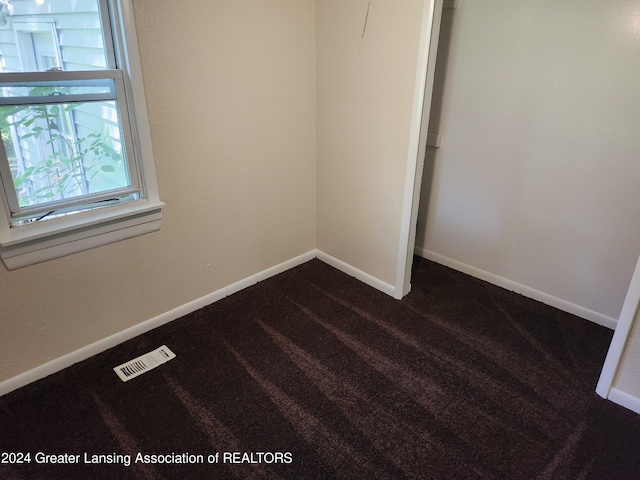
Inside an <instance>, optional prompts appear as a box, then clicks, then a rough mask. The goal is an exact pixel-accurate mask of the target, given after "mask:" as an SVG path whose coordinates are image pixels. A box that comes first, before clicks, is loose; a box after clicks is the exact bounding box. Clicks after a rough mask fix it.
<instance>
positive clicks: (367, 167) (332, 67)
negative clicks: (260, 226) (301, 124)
mask: <svg viewBox="0 0 640 480" xmlns="http://www.w3.org/2000/svg"><path fill="white" fill-rule="evenodd" d="M423 3H424V2H423V1H421V0H406V1H404V0H403V1H402V2H398V1H395V0H372V1H371V2H368V1H367V0H358V1H347V2H345V1H343V0H318V1H317V39H318V40H317V42H318V54H317V55H318V57H317V62H318V63H317V69H318V106H317V108H318V114H317V119H318V133H317V144H318V150H317V162H318V180H317V192H318V198H317V208H318V224H317V229H318V240H317V243H318V248H319V249H320V250H322V251H323V252H325V253H327V254H329V255H332V256H333V257H336V258H338V259H339V260H342V261H343V262H346V263H348V264H350V265H351V266H353V267H355V268H357V269H359V270H362V271H364V272H365V273H368V274H369V275H372V276H374V277H376V278H378V279H380V280H382V281H383V282H386V283H388V284H391V285H394V284H395V283H396V278H395V277H396V267H397V263H398V245H399V240H400V220H401V216H402V199H403V194H404V181H405V172H406V166H407V161H408V154H409V133H410V124H411V113H412V107H413V101H414V98H413V95H414V88H415V81H416V72H417V60H418V58H417V57H418V47H419V40H420V27H421V20H422V8H423ZM369 7H370V8H369ZM367 11H368V15H367ZM365 21H366V29H365Z"/></svg>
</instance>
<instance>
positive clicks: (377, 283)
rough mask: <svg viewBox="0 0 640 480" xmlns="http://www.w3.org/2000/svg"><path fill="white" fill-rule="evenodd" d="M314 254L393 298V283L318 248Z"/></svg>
mask: <svg viewBox="0 0 640 480" xmlns="http://www.w3.org/2000/svg"><path fill="white" fill-rule="evenodd" d="M316 256H317V257H318V259H319V260H322V261H323V262H324V263H326V264H329V265H331V266H332V267H333V268H337V269H338V270H340V271H341V272H344V273H346V274H347V275H350V276H352V277H355V278H357V279H358V280H360V281H361V282H363V283H366V284H367V285H369V286H371V287H373V288H375V289H376V290H380V291H381V292H383V293H386V294H387V295H391V296H392V297H394V298H395V295H396V288H395V287H394V286H393V285H389V284H388V283H385V282H383V281H382V280H380V279H378V278H376V277H374V276H372V275H369V274H368V273H365V272H363V271H362V270H358V269H357V268H355V267H352V266H351V265H349V264H348V263H345V262H343V261H342V260H338V259H337V258H335V257H332V256H331V255H328V254H326V253H324V252H321V251H320V250H317V251H316Z"/></svg>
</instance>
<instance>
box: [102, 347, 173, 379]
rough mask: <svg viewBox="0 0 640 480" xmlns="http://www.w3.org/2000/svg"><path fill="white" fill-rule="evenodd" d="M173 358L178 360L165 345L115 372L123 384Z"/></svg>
mask: <svg viewBox="0 0 640 480" xmlns="http://www.w3.org/2000/svg"><path fill="white" fill-rule="evenodd" d="M172 358H176V354H175V353H173V352H172V351H171V350H169V348H167V346H166V345H163V346H161V347H160V348H157V349H155V350H154V351H153V352H149V353H145V354H144V355H141V356H139V357H138V358H134V359H133V360H130V361H128V362H127V363H123V364H122V365H118V366H117V367H115V368H114V369H113V370H114V371H115V372H116V373H117V374H118V376H119V377H120V379H121V380H122V381H123V382H126V381H127V380H131V379H132V378H136V377H137V376H138V375H142V374H143V373H146V372H148V371H149V370H152V369H154V368H156V367H157V366H158V365H162V364H163V363H166V362H168V361H169V360H171V359H172Z"/></svg>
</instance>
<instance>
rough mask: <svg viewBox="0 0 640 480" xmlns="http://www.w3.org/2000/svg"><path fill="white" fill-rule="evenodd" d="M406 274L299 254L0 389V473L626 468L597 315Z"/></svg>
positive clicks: (50, 477) (638, 426)
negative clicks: (153, 324) (356, 272)
mask: <svg viewBox="0 0 640 480" xmlns="http://www.w3.org/2000/svg"><path fill="white" fill-rule="evenodd" d="M412 285H413V291H412V292H411V293H410V294H409V295H408V296H407V297H405V298H404V299H403V300H401V301H397V300H394V299H392V298H390V297H388V296H386V295H384V294H382V293H380V292H378V291H376V290H374V289H372V288H370V287H368V286H367V285H364V284H362V283H361V282H359V281H357V280H355V279H353V278H351V277H349V276H347V275H345V274H343V273H341V272H339V271H337V270H335V269H333V268H332V267H330V266H328V265H326V264H324V263H322V262H320V261H319V260H313V261H310V262H308V263H305V264H303V265H301V266H299V267H296V268H294V269H292V270H289V271H287V272H285V273H283V274H280V275H278V276H276V277H273V278H271V279H268V280H266V281H264V282H261V283H259V284H257V285H254V286H252V287H250V288H248V289H245V290H243V291H241V292H239V293H237V294H235V295H232V296H230V297H227V298H225V299H223V300H221V301H219V302H216V303H214V304H212V305H210V306H208V307H205V308H203V309H201V310H198V311H196V312H194V313H192V314H189V315H187V316H185V317H183V318H181V319H179V320H176V321H174V322H172V323H170V324H167V325H165V326H163V327H160V328H157V329H155V330H153V331H151V332H149V333H146V334H144V335H142V336H140V337H137V338H135V339H132V340H130V341H128V342H126V343H123V344H121V345H119V346H117V347H116V348H113V349H111V350H108V351H106V352H104V353H102V354H100V355H97V356H95V357H92V358H91V359H89V360H86V361H84V362H82V363H79V364H77V365H74V366H73V367H70V368H68V369H66V370H64V371H62V372H59V373H57V374H55V375H52V376H50V377H47V378H45V379H43V380H41V381H39V382H36V383H33V384H31V385H29V386H27V387H25V388H22V389H20V390H17V391H15V392H12V393H10V394H8V395H5V396H4V397H2V398H0V455H1V456H2V457H1V458H0V479H4V480H30V479H46V480H57V479H65V480H68V479H125V480H126V479H136V480H145V479H227V478H228V479H232V478H237V479H300V480H304V479H348V480H357V479H404V478H407V479H410V478H412V479H473V478H478V479H554V480H555V479H572V480H573V479H597V480H603V479H616V480H620V479H638V478H640V453H639V450H638V445H640V416H638V415H637V414H634V413H632V412H630V411H628V410H626V409H624V408H622V407H620V406H617V405H615V404H613V403H611V402H608V401H605V400H603V399H601V398H600V397H598V396H597V395H596V394H595V393H594V389H595V385H596V383H597V379H598V375H599V372H600V368H601V366H602V363H603V361H604V357H605V355H606V351H607V348H608V345H609V342H610V341H611V337H612V332H611V331H610V330H608V329H606V328H603V327H600V326H598V325H595V324H593V323H590V322H588V321H585V320H582V319H579V318H577V317H574V316H572V315H569V314H567V313H564V312H561V311H559V310H556V309H554V308H552V307H549V306H546V305H543V304H541V303H539V302H536V301H533V300H531V299H527V298H525V297H522V296H520V295H517V294H514V293H513V292H508V291H506V290H503V289H500V288H498V287H495V286H493V285H490V284H487V283H485V282H482V281H480V280H477V279H474V278H472V277H469V276H466V275H464V274H462V273H459V272H456V271H453V270H451V269H448V268H446V267H443V266H441V265H438V264H435V263H432V262H428V261H426V260H424V259H420V258H416V259H415V266H414V273H413V280H412ZM161 345H166V346H167V347H168V348H169V349H170V350H171V351H173V352H174V353H175V354H176V358H175V359H172V360H170V361H169V362H167V363H165V364H163V365H160V366H159V367H157V368H155V369H153V370H150V371H148V372H146V373H144V374H143V375H141V376H139V377H137V378H134V379H132V380H130V381H128V382H122V381H121V380H120V379H119V378H118V377H117V376H116V374H115V373H114V371H113V367H115V366H117V365H119V364H121V363H124V362H126V361H127V360H130V359H133V358H135V357H138V356H139V355H142V354H144V353H147V352H149V351H151V350H154V349H156V348H158V347H160V346H161ZM19 460H22V462H19Z"/></svg>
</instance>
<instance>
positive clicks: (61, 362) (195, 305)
mask: <svg viewBox="0 0 640 480" xmlns="http://www.w3.org/2000/svg"><path fill="white" fill-rule="evenodd" d="M316 256H317V252H316V251H315V250H312V251H310V252H307V253H305V254H303V255H300V256H298V257H295V258H292V259H290V260H287V261H286V262H283V263H281V264H279V265H275V266H274V267H271V268H268V269H266V270H263V271H262V272H259V273H256V274H255V275H252V276H250V277H248V278H245V279H243V280H240V281H238V282H236V283H233V284H231V285H229V286H227V287H224V288H221V289H220V290H216V291H215V292H213V293H210V294H208V295H205V296H203V297H200V298H197V299H196V300H193V301H191V302H189V303H186V304H184V305H181V306H180V307H177V308H174V309H173V310H170V311H168V312H165V313H163V314H161V315H158V316H157V317H154V318H152V319H150V320H146V321H144V322H142V323H139V324H137V325H134V326H133V327H131V328H128V329H126V330H123V331H121V332H118V333H116V334H114V335H111V336H110V337H107V338H104V339H102V340H99V341H97V342H95V343H92V344H90V345H87V346H86V347H83V348H81V349H79V350H76V351H75V352H71V353H69V354H67V355H64V356H62V357H60V358H57V359H55V360H52V361H50V362H48V363H45V364H44V365H40V366H39V367H36V368H34V369H32V370H29V371H27V372H25V373H22V374H20V375H17V376H15V377H13V378H10V379H8V380H5V381H4V382H1V383H0V396H2V395H6V394H7V393H9V392H12V391H14V390H17V389H18V388H21V387H24V386H26V385H28V384H30V383H32V382H35V381H37V380H40V379H42V378H45V377H47V376H49V375H51V374H53V373H56V372H59V371H60V370H63V369H65V368H67V367H70V366H71V365H73V364H75V363H78V362H82V361H83V360H86V359H88V358H90V357H93V356H94V355H97V354H98V353H101V352H104V351H105V350H108V349H110V348H112V347H115V346H116V345H119V344H121V343H123V342H126V341H127V340H130V339H132V338H135V337H137V336H138V335H141V334H143V333H146V332H149V331H151V330H153V329H154V328H157V327H159V326H161V325H164V324H166V323H169V322H172V321H173V320H177V319H178V318H181V317H184V316H185V315H187V314H189V313H191V312H194V311H196V310H198V309H200V308H202V307H205V306H207V305H210V304H212V303H214V302H217V301H218V300H221V299H223V298H225V297H228V296H229V295H232V294H234V293H236V292H239V291H240V290H243V289H245V288H247V287H250V286H251V285H254V284H256V283H258V282H260V281H262V280H266V279H267V278H270V277H273V276H275V275H277V274H279V273H282V272H284V271H286V270H289V269H291V268H293V267H296V266H298V265H300V264H302V263H305V262H308V261H309V260H312V259H314V258H315V257H316Z"/></svg>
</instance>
